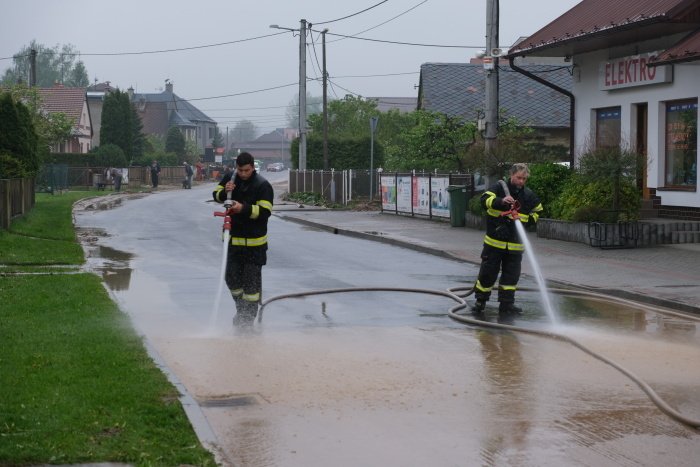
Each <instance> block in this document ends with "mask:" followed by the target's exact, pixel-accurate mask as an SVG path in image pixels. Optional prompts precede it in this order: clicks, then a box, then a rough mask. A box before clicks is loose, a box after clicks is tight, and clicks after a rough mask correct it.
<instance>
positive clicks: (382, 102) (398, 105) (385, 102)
mask: <svg viewBox="0 0 700 467" xmlns="http://www.w3.org/2000/svg"><path fill="white" fill-rule="evenodd" d="M367 99H368V100H373V101H376V102H377V110H379V111H380V112H388V111H389V110H398V111H399V112H413V111H414V110H416V107H417V105H418V99H417V98H415V97H368V98H367Z"/></svg>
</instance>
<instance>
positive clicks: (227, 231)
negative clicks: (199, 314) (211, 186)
mask: <svg viewBox="0 0 700 467" xmlns="http://www.w3.org/2000/svg"><path fill="white" fill-rule="evenodd" d="M231 195H232V192H231V191H227V192H226V201H224V210H223V211H216V212H214V216H215V217H223V218H224V226H223V237H224V238H223V241H224V245H223V252H222V255H221V275H220V276H219V288H218V289H217V291H216V299H215V301H214V308H212V310H211V318H210V319H209V324H210V326H211V327H212V328H213V327H214V325H215V324H216V317H217V314H218V313H219V306H220V305H221V294H222V293H223V290H224V283H225V282H226V280H225V278H226V263H227V262H228V246H229V243H231V206H233V201H232V200H231Z"/></svg>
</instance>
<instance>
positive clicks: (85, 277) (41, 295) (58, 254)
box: [0, 192, 215, 466]
mask: <svg viewBox="0 0 700 467" xmlns="http://www.w3.org/2000/svg"><path fill="white" fill-rule="evenodd" d="M90 195H91V194H90V193H85V192H82V193H68V194H64V195H59V196H51V195H41V194H40V195H37V204H36V207H35V209H34V210H33V211H32V212H31V214H29V215H28V216H27V217H26V218H25V219H22V220H16V221H15V222H13V224H12V226H11V229H10V231H9V232H2V233H0V252H1V253H0V254H1V256H0V265H2V267H0V274H1V276H0V342H2V350H0V465H31V464H49V463H51V464H69V463H79V462H80V463H97V462H125V463H131V464H135V465H144V466H146V465H163V466H171V465H182V464H189V465H215V462H214V458H213V455H212V454H211V453H210V452H208V451H207V450H205V449H204V448H203V447H202V446H201V445H200V443H199V441H198V439H197V437H196V435H195V433H194V431H193V429H192V426H191V425H190V423H189V420H188V419H187V417H186V415H185V413H184V410H183V408H182V406H181V404H180V402H179V399H178V394H177V391H176V390H175V388H174V387H173V385H172V384H170V383H169V382H168V380H167V378H166V377H165V375H164V374H163V373H162V372H161V371H160V370H159V369H158V368H157V367H156V366H155V364H154V363H153V361H152V360H151V359H150V358H149V356H148V355H147V353H146V350H145V348H144V345H143V343H142V342H141V340H140V339H139V337H138V336H137V335H136V334H135V332H134V331H133V329H132V328H131V326H130V325H129V322H128V320H127V318H126V317H125V315H124V314H123V313H121V312H120V311H119V309H118V308H117V306H116V304H115V303H114V302H112V300H111V299H110V297H109V295H108V294H107V292H106V290H105V288H104V287H103V286H102V284H101V282H100V278H99V277H98V276H96V275H94V274H88V273H82V272H78V271H77V266H78V265H79V264H81V263H82V262H83V256H82V250H81V249H80V247H79V245H77V243H76V240H75V233H74V231H73V226H72V217H71V206H72V203H73V202H74V201H75V200H76V199H79V198H80V197H83V196H90ZM57 264H58V265H67V266H65V267H63V268H55V267H53V265H57ZM44 265H48V266H52V267H51V268H46V267H45V266H44ZM71 265H73V266H71ZM27 270H30V271H32V272H40V274H16V273H17V272H26V271H27ZM48 271H51V273H47V274H41V272H48ZM66 272H68V273H66Z"/></svg>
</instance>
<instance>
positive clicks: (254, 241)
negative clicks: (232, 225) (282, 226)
mask: <svg viewBox="0 0 700 467" xmlns="http://www.w3.org/2000/svg"><path fill="white" fill-rule="evenodd" d="M266 243H267V235H265V236H263V237H258V238H245V237H231V245H235V246H260V245H264V244H266Z"/></svg>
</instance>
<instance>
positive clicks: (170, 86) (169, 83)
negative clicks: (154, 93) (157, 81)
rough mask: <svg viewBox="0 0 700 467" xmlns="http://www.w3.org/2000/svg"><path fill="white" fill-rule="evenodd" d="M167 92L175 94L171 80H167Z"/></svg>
mask: <svg viewBox="0 0 700 467" xmlns="http://www.w3.org/2000/svg"><path fill="white" fill-rule="evenodd" d="M165 92H170V93H172V92H173V83H171V82H170V80H169V79H166V80H165Z"/></svg>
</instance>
